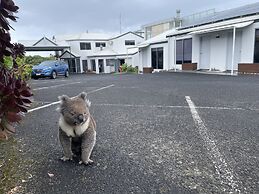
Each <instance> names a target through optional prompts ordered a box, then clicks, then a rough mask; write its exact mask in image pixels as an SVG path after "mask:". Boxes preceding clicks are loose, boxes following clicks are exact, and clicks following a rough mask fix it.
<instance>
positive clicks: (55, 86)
mask: <svg viewBox="0 0 259 194" xmlns="http://www.w3.org/2000/svg"><path fill="white" fill-rule="evenodd" d="M80 83H81V82H73V83H67V84H59V85H54V86H46V87H42V88H35V89H33V91H38V90H45V89H49V88H57V87H61V86H68V85H73V84H80Z"/></svg>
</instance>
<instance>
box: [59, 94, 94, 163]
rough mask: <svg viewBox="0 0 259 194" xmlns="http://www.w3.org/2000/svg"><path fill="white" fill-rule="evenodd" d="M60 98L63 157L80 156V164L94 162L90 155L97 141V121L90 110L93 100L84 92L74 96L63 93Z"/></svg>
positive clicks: (68, 158)
mask: <svg viewBox="0 0 259 194" xmlns="http://www.w3.org/2000/svg"><path fill="white" fill-rule="evenodd" d="M59 100H60V101H61V103H60V107H59V108H58V110H59V112H60V113H61V116H60V119H59V140H60V143H61V146H62V147H63V151H64V157H63V158H61V159H62V160H64V161H66V160H72V159H73V156H80V157H81V161H80V164H81V163H83V164H86V165H87V164H90V163H92V162H93V161H92V160H91V159H90V155H91V153H92V150H93V147H94V145H95V142H96V131H95V129H96V123H95V121H94V119H93V117H92V116H91V114H90V112H89V107H90V106H91V102H90V101H89V100H87V98H86V93H84V92H83V93H81V94H79V95H78V96H76V97H74V98H69V97H68V96H66V95H63V96H60V97H59Z"/></svg>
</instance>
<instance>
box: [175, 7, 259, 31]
mask: <svg viewBox="0 0 259 194" xmlns="http://www.w3.org/2000/svg"><path fill="white" fill-rule="evenodd" d="M258 13H259V2H258V3H253V4H248V5H245V6H241V7H237V8H233V9H228V10H224V11H221V12H215V13H214V15H210V16H209V17H203V18H201V19H200V20H197V21H194V22H193V23H191V24H189V25H186V26H183V27H182V28H180V29H186V28H190V27H195V26H199V25H205V24H209V23H216V22H220V21H225V20H230V19H234V18H241V17H244V16H251V15H254V14H258Z"/></svg>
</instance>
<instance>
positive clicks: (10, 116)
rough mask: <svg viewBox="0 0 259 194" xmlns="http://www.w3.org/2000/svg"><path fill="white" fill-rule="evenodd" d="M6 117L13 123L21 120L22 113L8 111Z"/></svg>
mask: <svg viewBox="0 0 259 194" xmlns="http://www.w3.org/2000/svg"><path fill="white" fill-rule="evenodd" d="M6 119H7V120H8V121H9V122H11V123H15V122H18V121H21V120H22V117H21V115H19V114H17V113H15V112H8V113H7V114H6Z"/></svg>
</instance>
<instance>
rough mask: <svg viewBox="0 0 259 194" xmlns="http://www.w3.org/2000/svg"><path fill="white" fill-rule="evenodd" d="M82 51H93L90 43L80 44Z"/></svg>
mask: <svg viewBox="0 0 259 194" xmlns="http://www.w3.org/2000/svg"><path fill="white" fill-rule="evenodd" d="M80 50H91V43H90V42H80Z"/></svg>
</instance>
